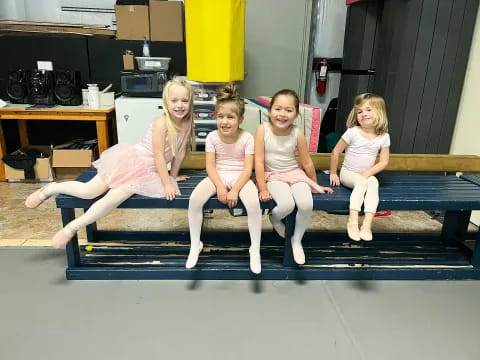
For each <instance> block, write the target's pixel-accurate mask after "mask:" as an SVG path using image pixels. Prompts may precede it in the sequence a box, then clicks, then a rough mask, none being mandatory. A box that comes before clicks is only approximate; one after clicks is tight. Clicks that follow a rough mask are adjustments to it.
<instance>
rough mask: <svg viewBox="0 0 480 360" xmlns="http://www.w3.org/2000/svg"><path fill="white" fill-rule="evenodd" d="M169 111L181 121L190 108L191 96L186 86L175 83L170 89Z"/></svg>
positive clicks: (175, 118)
mask: <svg viewBox="0 0 480 360" xmlns="http://www.w3.org/2000/svg"><path fill="white" fill-rule="evenodd" d="M167 106H168V112H169V113H170V115H171V117H172V118H173V119H174V120H177V121H180V120H182V119H183V117H184V116H185V115H187V114H188V111H189V110H190V98H189V96H188V89H187V88H186V87H185V86H181V85H177V84H173V85H172V86H171V87H170V89H169V90H168V97H167Z"/></svg>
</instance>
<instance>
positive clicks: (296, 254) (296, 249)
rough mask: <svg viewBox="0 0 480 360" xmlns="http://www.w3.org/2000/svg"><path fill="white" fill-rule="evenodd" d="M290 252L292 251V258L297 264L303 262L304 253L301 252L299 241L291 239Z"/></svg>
mask: <svg viewBox="0 0 480 360" xmlns="http://www.w3.org/2000/svg"><path fill="white" fill-rule="evenodd" d="M292 252H293V260H295V262H296V263H297V264H298V265H303V264H305V253H304V252H303V247H302V244H301V243H300V242H299V241H292Z"/></svg>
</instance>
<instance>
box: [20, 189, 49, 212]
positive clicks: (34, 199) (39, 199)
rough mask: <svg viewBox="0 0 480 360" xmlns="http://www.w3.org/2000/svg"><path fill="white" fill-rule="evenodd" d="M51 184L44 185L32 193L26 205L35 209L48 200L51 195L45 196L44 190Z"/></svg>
mask: <svg viewBox="0 0 480 360" xmlns="http://www.w3.org/2000/svg"><path fill="white" fill-rule="evenodd" d="M49 185H51V184H47V185H45V186H42V187H41V188H40V189H38V190H37V191H35V192H34V193H32V194H30V195H29V196H28V197H27V199H26V200H25V206H26V207H27V208H29V209H35V208H37V207H38V206H40V204H42V203H43V202H44V201H45V200H47V199H48V198H49V196H45V195H44V193H43V190H45V189H46V188H47V186H49Z"/></svg>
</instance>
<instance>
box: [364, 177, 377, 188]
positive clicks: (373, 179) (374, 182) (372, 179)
mask: <svg viewBox="0 0 480 360" xmlns="http://www.w3.org/2000/svg"><path fill="white" fill-rule="evenodd" d="M367 182H368V186H377V187H378V179H377V178H376V177H375V176H369V177H368V179H367Z"/></svg>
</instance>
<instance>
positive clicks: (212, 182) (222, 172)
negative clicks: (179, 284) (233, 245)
mask: <svg viewBox="0 0 480 360" xmlns="http://www.w3.org/2000/svg"><path fill="white" fill-rule="evenodd" d="M215 110H216V113H217V130H215V131H212V132H211V133H209V134H208V136H207V139H206V142H205V152H206V168H207V174H208V177H206V178H205V179H203V180H202V181H201V182H200V183H199V184H198V185H197V187H196V188H195V189H194V190H193V192H192V195H191V196H190V202H189V205H188V223H189V226H190V241H191V247H190V253H189V255H188V259H187V263H186V267H187V269H190V268H193V267H194V266H195V265H196V264H197V261H198V256H199V254H200V252H201V251H202V248H203V244H202V242H201V241H200V232H201V230H202V221H203V216H202V215H203V212H202V209H203V205H205V203H206V202H207V201H208V199H209V198H210V197H211V196H212V195H214V194H215V193H216V194H217V197H218V200H219V201H221V202H222V203H224V204H226V205H227V206H228V207H233V206H235V205H236V204H237V201H238V198H239V197H240V199H241V200H242V203H243V205H244V206H245V208H246V210H247V214H248V230H249V232H250V241H251V246H250V269H251V270H252V272H253V273H255V274H259V273H260V272H261V263H260V236H261V233H262V213H261V210H260V202H259V201H258V192H257V188H256V187H255V184H254V183H253V182H252V180H250V176H251V175H252V167H253V153H254V140H253V136H252V135H251V134H250V133H248V132H247V131H244V130H242V129H240V128H239V125H240V123H241V122H242V120H243V114H244V112H245V104H244V102H243V99H242V98H241V97H240V96H239V95H238V93H237V89H236V87H235V85H234V84H227V85H226V86H225V87H224V88H222V89H220V90H219V91H218V92H217V104H216V107H215Z"/></svg>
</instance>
